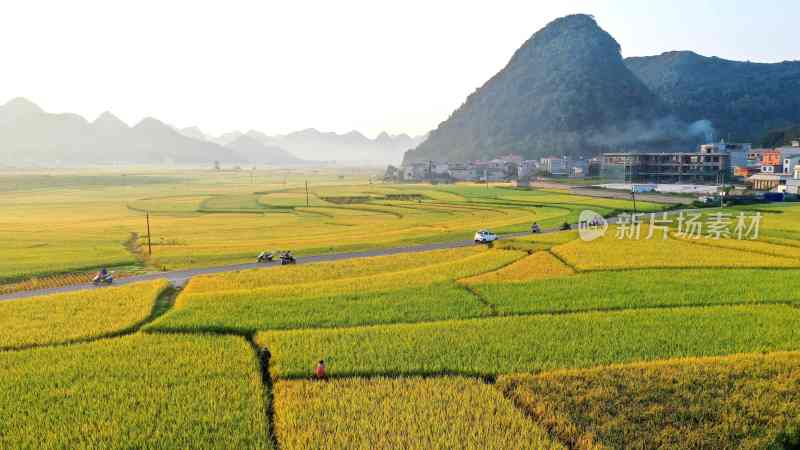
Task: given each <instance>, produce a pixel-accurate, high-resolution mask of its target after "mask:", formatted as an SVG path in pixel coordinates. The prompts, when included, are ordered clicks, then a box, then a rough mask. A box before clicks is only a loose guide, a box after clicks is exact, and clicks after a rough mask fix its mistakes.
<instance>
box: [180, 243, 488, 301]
mask: <svg viewBox="0 0 800 450" xmlns="http://www.w3.org/2000/svg"><path fill="white" fill-rule="evenodd" d="M482 253H484V249H483V248H482V247H466V248H458V249H447V250H434V251H430V252H426V253H425V254H424V255H423V256H420V255H418V254H415V253H406V254H398V255H390V256H374V257H370V258H359V259H351V260H343V261H336V262H323V263H315V264H306V265H302V266H289V267H281V268H280V270H258V269H256V270H245V271H241V272H234V273H228V274H224V275H206V276H199V277H195V278H194V279H192V281H191V283H189V285H188V286H186V289H184V291H183V292H184V294H196V293H202V292H212V291H213V292H220V291H238V290H250V289H258V288H268V287H272V286H276V285H291V284H306V283H315V282H322V281H324V282H325V283H329V282H331V281H334V280H340V279H346V278H360V277H370V276H374V275H379V274H385V273H393V272H400V271H407V270H412V269H420V268H424V267H427V266H434V265H440V264H447V263H449V262H452V261H456V260H459V259H462V258H466V257H469V256H474V255H478V254H482Z"/></svg>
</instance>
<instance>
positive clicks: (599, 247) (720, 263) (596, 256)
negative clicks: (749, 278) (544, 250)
mask: <svg viewBox="0 0 800 450" xmlns="http://www.w3.org/2000/svg"><path fill="white" fill-rule="evenodd" d="M617 230H618V227H616V226H611V227H610V228H609V232H608V234H606V236H605V237H602V238H600V239H597V240H596V241H591V242H585V241H582V240H574V241H571V242H568V243H566V244H563V245H557V246H554V247H553V248H552V250H551V251H552V252H553V254H555V255H556V256H558V257H559V258H561V259H563V260H564V261H566V262H567V263H568V264H569V265H570V266H572V267H573V268H575V269H578V270H581V271H589V270H615V269H616V270H619V269H648V268H692V267H717V268H731V267H783V268H791V267H800V260H798V259H797V258H792V257H790V256H788V255H789V252H791V251H792V250H787V251H786V252H787V253H785V256H775V255H772V254H766V253H750V252H743V251H741V250H745V249H746V246H747V245H749V244H747V243H746V241H736V242H734V243H730V244H728V245H729V247H726V246H725V245H726V244H725V241H724V240H720V241H713V240H707V241H703V243H706V242H708V243H709V244H707V245H712V246H713V248H709V247H708V246H705V245H698V244H697V243H693V242H689V241H687V240H684V239H678V238H668V239H661V238H655V239H646V237H647V233H648V227H646V226H643V227H642V231H641V233H642V234H641V238H640V239H618V238H617V234H616V233H617ZM720 243H722V244H720ZM766 245H768V244H766Z"/></svg>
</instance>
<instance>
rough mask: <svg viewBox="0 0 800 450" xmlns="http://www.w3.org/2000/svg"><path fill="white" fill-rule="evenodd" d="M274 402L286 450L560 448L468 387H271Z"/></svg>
mask: <svg viewBox="0 0 800 450" xmlns="http://www.w3.org/2000/svg"><path fill="white" fill-rule="evenodd" d="M274 395H275V434H276V435H277V438H278V442H280V444H281V448H284V449H287V450H293V449H298V450H299V449H307V448H318V449H338V448H348V449H364V450H367V449H385V450H389V449H398V448H407V449H420V450H422V449H430V448H441V449H445V448H475V449H477V448H485V449H497V450H500V449H509V448H520V447H526V448H537V449H557V448H563V447H562V446H561V445H559V444H557V443H555V442H553V441H551V440H550V439H549V438H548V437H547V434H546V433H545V432H544V431H543V430H542V429H540V428H539V427H538V426H537V425H536V424H535V423H533V422H532V421H530V420H528V419H527V418H526V417H525V415H524V414H523V413H522V412H521V411H519V410H517V409H516V408H514V407H513V405H512V404H511V403H510V402H509V401H507V400H506V399H505V398H503V396H502V394H501V393H500V392H499V391H498V390H496V389H494V388H493V387H491V386H489V385H486V384H485V383H483V382H482V381H480V380H476V379H470V378H459V377H443V378H405V379H392V378H373V379H368V380H362V379H337V380H333V381H330V382H327V383H319V382H313V381H302V380H301V381H278V382H277V383H275V394H274Z"/></svg>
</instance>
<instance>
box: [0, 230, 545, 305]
mask: <svg viewBox="0 0 800 450" xmlns="http://www.w3.org/2000/svg"><path fill="white" fill-rule="evenodd" d="M542 231H543V232H546V233H547V232H553V231H556V230H555V229H548V230H542ZM529 234H530V233H513V234H506V235H503V236H502V237H501V238H504V239H509V238H514V237H520V236H527V235H529ZM471 245H475V243H474V242H473V241H455V242H440V243H435V244H424V245H415V246H411V247H395V248H385V249H376V250H368V251H363V252H352V253H334V254H329V255H317V256H304V257H298V258H297V264H308V263H315V262H324V261H341V260H344V259H355V258H367V257H370V256H385V255H397V254H400V253H420V252H427V251H431V250H440V249H449V248H461V247H469V246H471ZM277 266H280V262H279V261H273V262H271V263H262V264H259V263H249V264H232V265H227V266H217V267H208V268H204V269H186V270H171V271H167V272H156V273H148V274H144V275H134V276H132V277H127V278H122V279H119V280H114V285H115V286H119V285H125V284H130V283H136V282H139V281H151V280H158V279H167V280H169V281H170V282H171V283H172V284H173V285H175V286H183V285H185V284H186V282H188V281H189V280H190V279H191V278H192V277H194V276H197V275H208V274H214V273H223V272H236V271H239V270H247V269H268V268H272V267H277ZM84 289H102V287H98V286H94V285H93V284H91V283H87V284H77V285H73V286H62V287H56V288H49V289H37V290H31V291H22V292H14V293H11V294H6V295H0V301H2V300H13V299H19V298H27V297H35V296H38V295H47V294H56V293H61V292H75V291H81V290H84Z"/></svg>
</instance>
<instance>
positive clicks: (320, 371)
mask: <svg viewBox="0 0 800 450" xmlns="http://www.w3.org/2000/svg"><path fill="white" fill-rule="evenodd" d="M314 376H315V377H316V378H317V379H318V380H327V379H328V375H327V374H326V373H325V361H323V360H321V359H320V360H319V363H318V364H317V368H316V370H314Z"/></svg>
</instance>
